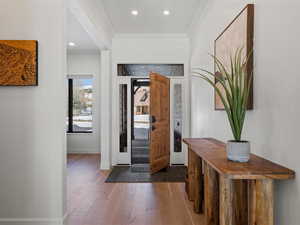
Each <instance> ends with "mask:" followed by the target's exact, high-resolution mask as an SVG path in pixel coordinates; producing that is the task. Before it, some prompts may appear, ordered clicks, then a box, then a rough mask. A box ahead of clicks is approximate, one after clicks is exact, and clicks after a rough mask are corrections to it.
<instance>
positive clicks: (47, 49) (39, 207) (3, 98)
mask: <svg viewBox="0 0 300 225" xmlns="http://www.w3.org/2000/svg"><path fill="white" fill-rule="evenodd" d="M64 17H65V6H64V1H63V0H43V1H40V0H27V1H16V0H1V1H0V27H1V29H0V36H1V39H7V40H10V39H20V40H22V39H23V40H24V39H29V40H30V39H33V40H38V41H39V59H38V60H39V62H38V63H39V64H38V65H39V85H38V86H37V87H0V102H1V112H0V115H1V116H0V143H1V144H0V181H1V184H0V224H5V225H10V224H14V225H21V224H22V225H24V224H30V225H35V224H38V225H48V224H52V225H54V224H55V225H56V224H62V218H63V215H64V213H65V211H66V205H65V202H66V201H65V199H66V198H65V190H66V186H65V178H66V177H65V164H66V163H65V158H66V157H65V155H66V153H65V143H66V136H65V130H64V128H65V125H64V124H65V115H66V107H65V106H66V102H65V99H66V98H65V94H66V92H65V90H66V87H65V82H64V74H65V62H66V61H65V56H66V53H65V34H64V30H65V27H64V20H65V18H64Z"/></svg>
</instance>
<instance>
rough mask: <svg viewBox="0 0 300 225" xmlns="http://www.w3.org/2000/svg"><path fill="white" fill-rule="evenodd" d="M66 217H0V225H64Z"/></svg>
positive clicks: (66, 215)
mask: <svg viewBox="0 0 300 225" xmlns="http://www.w3.org/2000/svg"><path fill="white" fill-rule="evenodd" d="M67 217H68V214H67V213H66V214H65V215H64V217H63V218H0V225H64V224H65V221H66V219H67Z"/></svg>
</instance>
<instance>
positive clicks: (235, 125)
mask: <svg viewBox="0 0 300 225" xmlns="http://www.w3.org/2000/svg"><path fill="white" fill-rule="evenodd" d="M242 52H243V49H242V48H240V49H237V50H236V51H235V54H234V56H231V57H230V66H229V67H230V68H226V67H225V65H224V62H221V61H220V60H219V59H218V58H217V57H215V56H212V57H213V59H214V61H215V65H216V68H217V70H218V71H219V72H216V73H215V74H214V73H211V72H209V71H207V70H203V69H197V70H196V71H194V73H195V74H197V75H199V76H200V77H201V78H202V79H204V80H206V81H207V82H208V83H209V84H210V85H211V86H212V87H213V88H214V89H215V90H216V93H217V94H218V95H219V96H220V99H221V101H222V103H223V105H224V109H225V111H226V114H227V117H228V120H229V123H230V127H231V130H232V134H233V137H234V140H230V141H228V142H227V145H226V150H227V158H228V159H229V160H232V161H237V162H248V161H249V158H250V143H249V142H248V141H244V140H242V139H241V136H242V131H243V126H244V121H245V116H246V112H247V105H248V99H249V94H250V88H251V84H252V80H253V79H252V78H253V76H252V74H253V73H251V74H248V72H247V63H248V61H249V56H246V57H243V56H242ZM251 54H252V52H251V53H250V55H251ZM211 78H215V81H213V80H212V79H211Z"/></svg>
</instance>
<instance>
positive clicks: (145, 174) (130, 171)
mask: <svg viewBox="0 0 300 225" xmlns="http://www.w3.org/2000/svg"><path fill="white" fill-rule="evenodd" d="M186 172H187V169H186V166H171V167H169V168H167V169H165V170H162V171H159V172H157V173H155V174H152V175H151V174H150V173H149V169H147V168H142V167H131V166H115V167H114V168H113V169H112V171H111V172H110V174H109V176H108V178H107V179H106V181H105V182H106V183H155V182H184V181H185V176H186Z"/></svg>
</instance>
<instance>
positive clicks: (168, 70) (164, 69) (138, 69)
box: [118, 64, 184, 77]
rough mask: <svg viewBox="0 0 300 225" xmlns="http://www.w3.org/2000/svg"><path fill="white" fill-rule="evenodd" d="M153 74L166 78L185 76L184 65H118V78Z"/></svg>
mask: <svg viewBox="0 0 300 225" xmlns="http://www.w3.org/2000/svg"><path fill="white" fill-rule="evenodd" d="M151 72H155V73H159V74H163V75H165V76H171V77H173V76H178V77H180V76H184V65H183V64H118V76H145V77H148V76H149V74H150V73H151Z"/></svg>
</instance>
